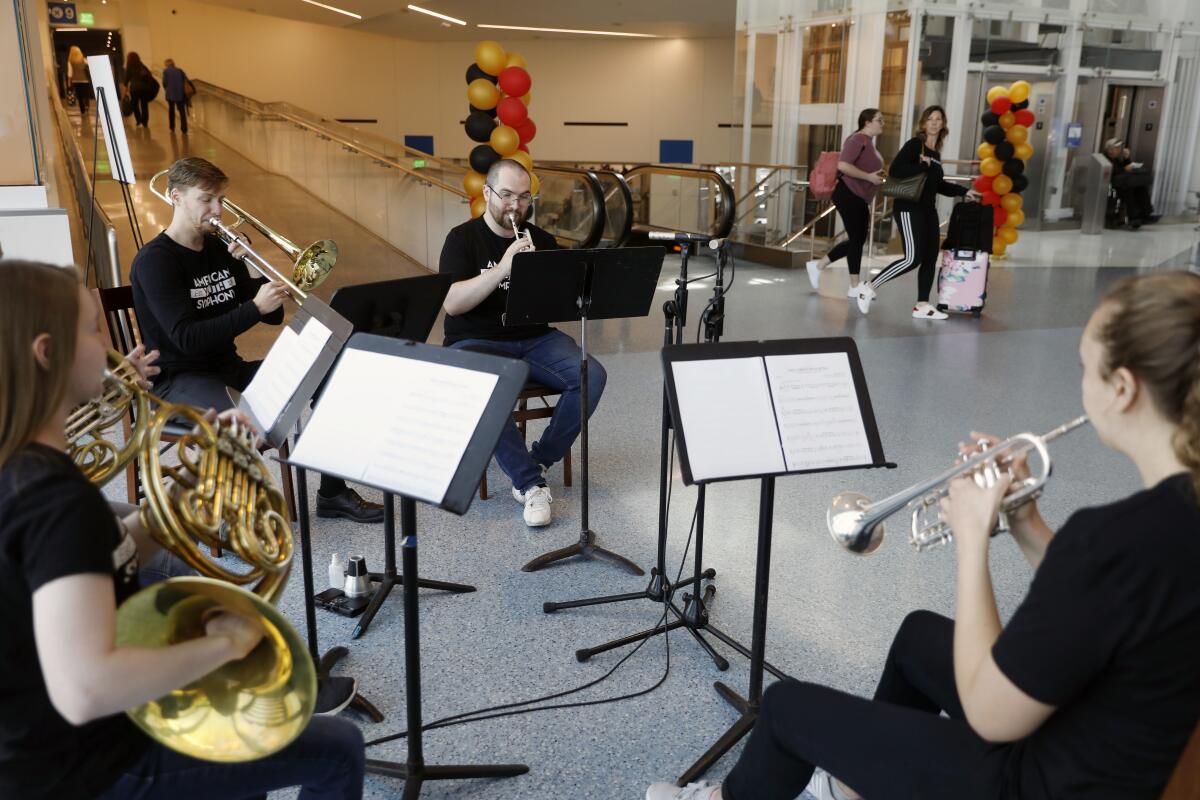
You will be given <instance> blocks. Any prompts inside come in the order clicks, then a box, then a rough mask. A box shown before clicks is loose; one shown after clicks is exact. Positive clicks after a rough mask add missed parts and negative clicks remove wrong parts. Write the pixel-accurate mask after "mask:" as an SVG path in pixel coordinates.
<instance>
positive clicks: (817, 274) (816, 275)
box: [804, 259, 821, 292]
mask: <svg viewBox="0 0 1200 800" xmlns="http://www.w3.org/2000/svg"><path fill="white" fill-rule="evenodd" d="M804 268H805V269H806V270H808V282H809V283H811V284H812V287H813V291H814V292H815V291H816V290H817V289H820V288H821V260H820V259H815V260H813V261H809V262H808V263H807V264H805V265H804Z"/></svg>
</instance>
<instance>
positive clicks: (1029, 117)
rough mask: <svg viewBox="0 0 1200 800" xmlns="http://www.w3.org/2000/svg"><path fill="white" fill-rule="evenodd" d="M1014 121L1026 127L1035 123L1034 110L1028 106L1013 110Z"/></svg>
mask: <svg viewBox="0 0 1200 800" xmlns="http://www.w3.org/2000/svg"><path fill="white" fill-rule="evenodd" d="M1013 121H1014V122H1016V124H1017V125H1024V126H1025V127H1026V128H1028V127H1030V126H1031V125H1033V112H1032V111H1030V110H1029V109H1028V108H1022V109H1021V110H1020V111H1014V112H1013Z"/></svg>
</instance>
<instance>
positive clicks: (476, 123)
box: [464, 111, 496, 142]
mask: <svg viewBox="0 0 1200 800" xmlns="http://www.w3.org/2000/svg"><path fill="white" fill-rule="evenodd" d="M464 127H465V128H466V129H467V136H470V137H471V139H472V140H473V141H476V142H486V141H488V140H490V139H491V137H492V131H494V130H496V120H494V119H492V118H491V117H489V116H488V115H487V114H485V113H484V112H482V111H472V112H471V116H469V117H467V121H466V123H465V125H464Z"/></svg>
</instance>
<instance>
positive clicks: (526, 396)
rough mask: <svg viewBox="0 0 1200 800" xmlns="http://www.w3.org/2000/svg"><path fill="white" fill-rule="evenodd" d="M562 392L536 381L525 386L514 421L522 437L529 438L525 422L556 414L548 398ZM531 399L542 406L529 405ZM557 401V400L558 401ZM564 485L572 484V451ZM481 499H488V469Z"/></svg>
mask: <svg viewBox="0 0 1200 800" xmlns="http://www.w3.org/2000/svg"><path fill="white" fill-rule="evenodd" d="M560 395H562V392H560V391H558V390H557V389H551V388H550V387H549V386H544V385H543V384H540V383H538V382H536V381H529V382H528V383H526V384H525V388H524V389H522V390H521V393H520V394H519V395H517V407H516V409H515V410H514V411H513V422H515V423H517V429H518V430H519V431H521V438H522V439H526V440H527V434H526V430H525V423H526V422H528V421H529V420H531V419H549V418H550V417H551V416H553V414H554V406H552V405H550V403H549V400H548V398H551V397H558V396H560ZM530 400H541V401H542V405H541V406H534V407H533V408H530V407H529V401H530ZM556 402H557V401H556ZM563 485H564V486H570V485H571V451H570V450H568V451H567V454H566V455H565V456H564V457H563ZM479 499H480V500H487V499H488V488H487V470H484V473H483V480H481V481H480V482H479Z"/></svg>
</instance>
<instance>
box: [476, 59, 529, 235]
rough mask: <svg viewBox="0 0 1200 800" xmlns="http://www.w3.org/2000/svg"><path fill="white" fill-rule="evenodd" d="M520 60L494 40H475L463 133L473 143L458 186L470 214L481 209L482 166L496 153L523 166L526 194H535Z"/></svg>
mask: <svg viewBox="0 0 1200 800" xmlns="http://www.w3.org/2000/svg"><path fill="white" fill-rule="evenodd" d="M525 67H526V64H525V59H523V58H521V56H520V55H519V54H518V53H506V52H504V48H503V47H501V46H500V44H499V43H498V42H480V43H479V44H477V45H475V63H473V64H471V66H470V67H468V68H467V100H468V101H469V102H470V104H471V105H470V111H469V112H468V114H467V119H466V122H465V123H464V124H463V127H464V128H466V131H467V136H469V137H471V141H474V142H478V143H479V144H477V145H476V146H475V147H474V148H473V149H472V150H471V156H470V159H469V161H470V163H471V170H470V171H469V172H468V173H467V175H466V177H465V178H463V188H464V189H466V190H467V196H469V197H470V198H471V216H472V217H478V216H479V215H480V214H482V213H483V211H484V209H485V208H487V201H486V200H484V198H483V183H484V180H485V176H486V175H487V171H488V169H489V168H490V167H491V166H492V164H495V163H496V162H497V161H499V160H500V159H502V158H508V159H512V160H513V161H519V162H521V164H523V165H524V166H525V169H527V170H528V171H529V177H530V180H531V181H532V185H531V186H530V189H529V191H530V193H531V194H534V195H536V194H537V193H538V179H537V176H536V175H534V174H533V159H531V158H530V157H529V143H530V142H531V141H533V137H534V136H535V135H537V126H536V125H534V124H533V120H532V119H530V118H529V100H530V93H529V87H530V84H531V80H530V78H529V73H528V72H526V71H525Z"/></svg>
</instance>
